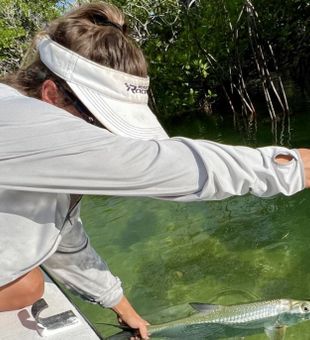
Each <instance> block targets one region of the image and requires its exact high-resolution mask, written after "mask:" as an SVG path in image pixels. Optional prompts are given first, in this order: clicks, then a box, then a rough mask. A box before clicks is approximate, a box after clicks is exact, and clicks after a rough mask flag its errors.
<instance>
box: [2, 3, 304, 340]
mask: <svg viewBox="0 0 310 340" xmlns="http://www.w3.org/2000/svg"><path fill="white" fill-rule="evenodd" d="M33 46H34V52H33V53H32V54H33V55H32V56H31V58H28V59H29V60H30V61H28V63H27V64H25V66H24V67H23V68H21V69H20V70H18V71H17V73H15V74H13V75H10V76H8V77H6V79H4V80H3V84H2V85H1V84H0V103H1V105H0V145H1V148H0V150H1V151H0V235H1V238H0V268H1V272H0V311H5V310H12V309H18V308H22V307H24V306H26V305H30V304H32V303H33V302H35V301H36V300H37V299H38V298H40V296H41V295H42V294H43V289H44V281H43V277H42V273H41V271H40V269H39V266H40V265H44V266H45V267H46V268H47V270H48V271H49V272H50V273H51V274H52V275H54V276H55V277H56V278H58V279H59V280H61V281H62V282H64V283H65V284H66V285H67V286H69V287H71V288H72V289H74V290H75V291H76V292H78V293H79V294H80V295H82V296H83V297H84V298H86V299H88V300H89V301H92V302H94V303H98V304H100V305H102V306H103V307H107V308H111V309H112V310H114V311H115V312H116V313H117V314H118V316H119V317H120V319H121V320H122V321H123V322H125V323H127V324H128V325H129V326H130V327H132V328H137V329H138V330H139V334H140V337H141V338H147V337H148V336H147V324H148V323H147V322H146V321H145V320H143V319H142V318H141V317H140V316H139V315H138V314H137V313H136V311H135V310H134V309H133V308H132V306H131V305H130V303H129V302H128V301H127V299H126V297H125V296H124V294H123V290H122V287H121V282H120V280H119V279H118V278H117V277H115V276H114V275H112V273H111V272H110V271H109V269H108V267H107V265H106V263H105V262H103V260H102V259H101V258H100V257H99V256H98V255H97V254H96V252H95V251H94V249H93V248H92V247H91V245H90V242H89V240H88V238H87V235H86V234H85V231H84V229H83V225H82V222H81V219H80V217H79V211H80V200H81V197H82V195H83V194H92V195H122V196H149V197H157V198H164V199H170V200H178V201H193V200H212V199H224V198H226V197H229V196H231V195H243V194H246V193H248V192H251V193H253V194H254V195H257V196H262V197H264V196H271V195H275V194H278V193H283V194H285V195H292V194H294V193H295V192H298V191H300V190H302V189H304V188H305V187H309V184H310V173H309V172H310V170H309V168H310V164H309V163H310V155H309V153H310V151H309V150H307V149H301V150H289V149H286V148H280V147H265V148H260V149H251V148H246V147H238V146H229V145H222V144H218V143H214V142H210V141H194V140H190V139H185V138H171V139H170V138H169V137H168V136H167V134H166V132H165V130H164V129H163V128H162V127H161V125H160V123H159V122H158V120H157V119H156V117H155V116H154V115H153V113H152V112H151V110H150V109H149V107H148V105H147V102H148V95H147V90H148V84H149V79H148V78H147V66H146V62H145V59H144V57H143V54H142V52H141V51H140V49H139V48H138V47H137V46H136V45H135V44H134V43H133V42H132V40H130V38H129V37H128V36H127V34H126V26H125V24H124V17H123V14H122V13H121V12H120V11H119V10H118V9H117V8H115V7H113V6H111V5H107V4H104V3H102V2H99V3H96V4H95V3H93V4H88V5H84V6H82V7H80V8H78V9H75V10H74V11H72V12H70V13H68V14H66V15H65V16H63V17H61V18H59V19H57V20H55V21H53V22H51V23H50V24H49V26H48V27H47V28H46V30H45V31H44V32H40V33H39V34H38V35H37V36H36V37H35V39H34V42H33ZM21 254H22V256H21Z"/></svg>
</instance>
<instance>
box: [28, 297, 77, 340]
mask: <svg viewBox="0 0 310 340" xmlns="http://www.w3.org/2000/svg"><path fill="white" fill-rule="evenodd" d="M47 307H48V304H47V302H46V301H45V300H44V299H40V300H38V301H36V302H35V303H34V304H33V305H32V307H31V314H32V316H33V317H34V319H35V320H36V323H37V331H38V333H39V334H40V335H41V336H47V335H51V334H55V333H58V332H61V331H63V330H65V329H66V328H67V327H70V326H75V325H77V324H79V323H80V321H79V319H78V317H77V316H76V315H75V314H74V313H73V312H72V310H68V311H66V312H63V313H60V314H55V315H52V316H48V317H45V318H43V317H40V316H39V315H40V313H41V312H42V311H43V310H44V309H46V308H47Z"/></svg>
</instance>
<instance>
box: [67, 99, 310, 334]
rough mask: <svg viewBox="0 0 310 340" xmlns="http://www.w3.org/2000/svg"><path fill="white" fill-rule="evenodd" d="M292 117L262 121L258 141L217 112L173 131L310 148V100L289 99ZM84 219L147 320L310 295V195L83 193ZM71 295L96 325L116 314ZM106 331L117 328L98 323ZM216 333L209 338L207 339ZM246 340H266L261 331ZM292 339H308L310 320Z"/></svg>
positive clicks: (95, 243) (247, 142)
mask: <svg viewBox="0 0 310 340" xmlns="http://www.w3.org/2000/svg"><path fill="white" fill-rule="evenodd" d="M291 101H293V104H294V115H293V116H292V117H291V119H290V124H289V125H287V126H286V127H285V128H284V130H283V131H281V126H280V128H279V130H278V132H277V135H274V134H272V132H271V129H270V123H268V122H266V123H264V124H262V125H261V126H259V130H258V131H259V132H258V133H257V135H256V138H255V139H254V140H253V138H252V139H251V140H247V138H246V137H245V136H242V135H240V133H238V132H237V131H236V130H234V129H233V127H232V126H231V125H230V124H229V123H226V120H224V122H225V123H224V122H223V121H222V120H221V119H219V118H217V119H205V120H202V119H201V118H200V119H198V118H197V119H196V118H193V117H191V118H187V119H183V121H182V122H179V123H174V126H172V127H170V132H171V134H173V135H184V136H188V137H195V138H207V139H211V140H216V141H219V142H223V143H231V144H243V145H252V146H256V145H257V146H258V145H267V144H273V143H275V141H276V142H277V143H280V144H281V143H282V144H285V145H289V146H291V147H298V146H308V147H309V146H310V136H309V131H310V116H309V115H310V103H309V100H307V99H306V98H303V99H302V100H301V99H296V98H295V102H294V98H291ZM82 218H83V220H84V223H85V226H86V229H87V231H88V234H89V236H90V238H91V240H92V244H93V246H94V247H95V248H96V250H97V251H98V253H99V254H100V255H101V256H102V257H103V258H104V259H105V260H106V261H107V262H108V264H109V266H110V269H111V271H112V272H113V273H114V274H115V275H117V276H119V277H120V278H121V279H122V281H123V283H124V289H125V292H126V295H127V297H128V298H129V300H130V301H131V302H132V304H133V305H134V306H135V308H136V309H137V310H138V312H139V313H140V314H141V315H142V316H143V317H145V318H146V319H147V320H148V321H149V322H151V323H156V322H162V321H167V320H168V319H174V318H180V317H182V316H185V315H188V314H189V312H190V308H189V307H188V305H187V303H188V302H192V301H196V302H197V301H199V302H213V303H222V304H231V303H241V302H246V301H253V300H268V299H273V298H295V299H309V298H310V284H309V282H310V270H309V269H310V268H309V265H310V261H309V240H310V226H309V221H310V191H304V192H301V193H298V194H296V195H295V196H293V197H284V196H277V197H273V198H269V199H264V200H263V199H259V198H256V197H253V196H250V195H248V196H244V197H235V198H230V199H227V200H224V201H220V202H199V203H189V204H188V203H187V204H185V203H174V202H166V201H159V200H154V199H134V198H119V197H85V198H84V199H83V209H82ZM74 301H75V302H76V303H77V304H78V305H79V307H80V309H81V310H82V312H84V313H85V315H86V316H87V317H88V319H89V320H90V321H91V322H92V323H94V324H95V323H97V322H108V323H109V322H111V323H115V322H116V319H115V315H114V313H113V312H111V311H110V310H103V309H102V308H99V307H98V306H96V305H92V304H89V303H86V302H82V301H81V300H79V299H78V298H74ZM96 327H97V329H98V330H99V331H100V332H101V333H102V334H103V335H105V336H107V335H111V334H113V333H115V332H116V330H115V329H113V328H111V327H109V326H104V325H96ZM210 339H211V338H210ZM246 339H253V340H258V339H266V336H265V335H264V334H259V335H253V336H249V337H246ZM286 339H295V340H296V339H298V340H307V339H310V322H309V321H308V322H305V323H302V324H299V325H296V326H293V327H290V328H289V329H288V331H287V336H286Z"/></svg>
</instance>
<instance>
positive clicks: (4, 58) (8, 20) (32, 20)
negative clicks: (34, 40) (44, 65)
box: [0, 0, 60, 74]
mask: <svg viewBox="0 0 310 340" xmlns="http://www.w3.org/2000/svg"><path fill="white" fill-rule="evenodd" d="M56 4H57V1H48V0H36V1H29V0H0V8H1V11H0V31H1V35H0V73H1V74H5V73H6V72H9V71H11V70H12V69H15V68H16V67H17V66H18V65H19V63H20V61H21V58H22V57H23V55H24V53H25V51H26V49H27V48H28V46H29V41H30V39H31V37H32V36H33V35H34V33H35V32H36V31H37V30H38V29H40V28H42V27H43V26H44V25H45V24H46V23H47V22H48V21H49V20H50V19H52V18H54V17H56V16H57V15H59V13H60V7H58V6H56Z"/></svg>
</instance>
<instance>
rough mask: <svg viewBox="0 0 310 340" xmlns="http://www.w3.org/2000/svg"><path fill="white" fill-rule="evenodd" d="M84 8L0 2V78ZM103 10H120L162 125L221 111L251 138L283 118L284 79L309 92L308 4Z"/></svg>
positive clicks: (143, 4) (147, 0)
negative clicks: (260, 106)
mask: <svg viewBox="0 0 310 340" xmlns="http://www.w3.org/2000/svg"><path fill="white" fill-rule="evenodd" d="M85 2H89V1H87V0H82V1H69V0H63V1H47V0H38V1H36V2H29V1H26V0H0V5H1V12H0V29H1V37H0V74H1V75H2V76H3V75H5V74H7V73H9V72H10V71H12V70H14V69H16V68H17V67H18V66H19V65H21V64H22V58H23V57H24V56H25V54H26V51H27V49H28V44H29V40H30V39H31V37H32V36H33V35H34V34H35V32H36V31H37V30H39V29H41V28H42V27H44V25H45V23H46V22H48V21H49V20H50V19H51V18H55V17H57V16H59V15H60V14H61V13H63V12H64V11H66V10H68V9H70V7H72V6H76V5H79V4H82V3H85ZM108 2H111V3H113V4H115V5H116V6H119V7H121V8H122V9H123V10H124V12H125V13H126V15H127V18H128V20H129V27H130V30H131V33H132V35H133V36H134V38H135V39H136V41H137V43H138V44H140V45H141V46H142V48H143V50H144V52H145V54H146V56H147V58H148V61H149V73H150V76H151V79H152V87H151V90H150V105H151V106H152V109H153V110H154V111H155V112H156V114H157V115H158V116H159V117H160V119H161V120H162V121H164V122H165V121H167V120H171V119H172V118H175V117H182V115H183V114H185V115H188V114H189V113H190V112H200V113H202V114H203V115H207V116H212V115H214V114H216V108H217V107H218V105H221V107H224V110H223V112H224V113H222V116H221V119H224V120H227V119H228V120H232V121H233V124H234V126H235V128H236V129H238V130H240V131H241V132H244V131H246V132H247V133H253V132H254V133H255V131H256V130H257V121H258V120H262V119H264V120H265V119H268V120H270V121H271V123H272V125H276V124H277V122H279V121H283V120H286V119H287V117H288V116H289V115H290V113H291V111H290V103H289V101H288V99H287V96H286V91H285V87H284V85H283V80H282V79H283V78H286V79H293V80H294V81H295V82H296V83H297V84H298V86H299V87H301V88H302V90H305V91H306V92H307V91H308V92H309V83H308V79H309V55H310V53H309V50H310V48H309V39H308V37H309V25H310V24H309V22H310V21H309V17H308V15H307V13H308V11H309V2H308V1H307V0H285V1H283V0H274V1H271V2H270V1H267V0H256V1H255V4H254V1H253V0H252V1H250V0H220V2H218V0H209V1H202V0H175V1H166V2H163V1H159V0H156V1H154V0H133V1H125V0H111V1H108ZM257 93H258V94H259V96H260V98H261V102H263V103H264V105H265V110H264V112H265V113H264V114H262V110H259V113H258V111H257V109H256V105H257V103H256V102H255V99H253V98H254V97H255V95H256V94H257ZM155 98H156V100H155Z"/></svg>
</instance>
